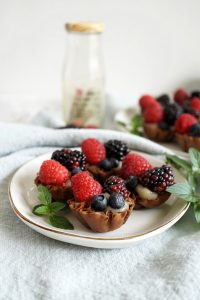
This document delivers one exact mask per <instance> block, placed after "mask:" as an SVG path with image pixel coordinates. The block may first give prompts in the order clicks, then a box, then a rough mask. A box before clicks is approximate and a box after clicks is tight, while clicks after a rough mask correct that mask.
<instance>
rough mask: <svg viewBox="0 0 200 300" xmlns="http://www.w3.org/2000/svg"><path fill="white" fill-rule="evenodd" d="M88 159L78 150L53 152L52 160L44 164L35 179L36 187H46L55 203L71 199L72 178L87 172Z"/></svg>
mask: <svg viewBox="0 0 200 300" xmlns="http://www.w3.org/2000/svg"><path fill="white" fill-rule="evenodd" d="M85 167H86V157H85V155H84V153H82V152H81V151H78V150H70V149H61V150H56V151H54V152H53V154H52V156H51V160H47V161H45V162H43V164H42V166H41V167H40V171H39V174H38V175H37V177H36V179H35V183H36V185H39V184H43V185H45V186H46V187H47V188H48V189H49V191H50V192H51V194H52V198H53V200H55V201H66V199H67V198H68V199H69V198H71V197H72V195H73V193H72V188H71V176H73V175H74V174H76V173H78V172H80V171H83V170H85Z"/></svg>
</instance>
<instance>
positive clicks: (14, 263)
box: [0, 123, 200, 300]
mask: <svg viewBox="0 0 200 300" xmlns="http://www.w3.org/2000/svg"><path fill="white" fill-rule="evenodd" d="M0 132H1V134H0V136H1V142H0V299H1V300H18V299H20V300H33V299H34V300H35V299H37V300H40V299H41V300H63V299H67V300H76V299H81V300H90V299H94V300H100V299H105V300H118V299H119V300H129V299H130V300H132V299H136V300H137V299H140V300H146V299H148V300H149V299H150V300H151V299H152V300H156V299H159V300H160V299H173V300H176V299H185V300H188V299H192V300H195V299H200V285H199V282H200V271H199V268H200V262H199V257H200V230H199V229H200V227H199V226H198V225H197V224H196V223H195V220H194V217H193V215H192V213H191V211H188V213H187V214H186V215H185V216H184V217H183V218H182V219H181V220H180V221H179V222H178V223H177V224H176V225H175V226H173V227H172V228H171V229H169V230H168V231H167V232H165V233H162V234H160V235H158V236H155V237H153V238H150V239H148V240H146V241H144V242H141V243H138V244H136V245H135V246H134V247H132V248H127V249H120V250H118V249H115V250H102V249H101V250H100V249H90V248H83V247H79V246H74V245H70V244H65V243H62V242H58V241H55V240H52V239H49V238H47V237H45V236H42V235H40V234H38V233H37V232H35V231H33V230H31V229H30V228H29V227H27V226H26V225H25V224H24V223H22V222H21V221H20V220H19V219H18V218H17V216H15V214H14V213H13V211H12V209H11V207H10V205H9V201H8V196H7V187H8V182H9V180H10V178H11V176H12V175H13V172H14V171H15V170H16V169H17V168H19V167H20V166H21V165H22V164H23V163H24V162H26V161H28V160H31V159H33V158H34V157H36V156H37V155H40V154H43V153H45V152H48V151H52V150H54V149H55V148H58V147H63V146H78V145H79V144H80V142H81V140H83V139H84V138H86V137H98V138H99V139H101V140H102V141H105V140H107V139H110V138H121V139H122V140H125V141H126V142H128V144H129V146H131V147H134V148H135V149H137V150H143V151H148V152H150V153H157V154H159V153H164V152H165V150H166V149H165V148H163V147H161V146H159V145H156V144H154V143H151V142H147V141H146V140H145V139H142V138H138V137H134V136H133V135H129V134H124V133H120V132H115V131H109V130H107V131H102V130H85V129H81V130H74V129H72V130H53V129H48V128H42V127H38V126H25V125H19V124H18V125H17V124H3V123H2V124H0Z"/></svg>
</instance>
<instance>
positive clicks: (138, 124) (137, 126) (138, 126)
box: [130, 115, 143, 136]
mask: <svg viewBox="0 0 200 300" xmlns="http://www.w3.org/2000/svg"><path fill="white" fill-rule="evenodd" d="M142 123H143V121H142V116H141V115H135V116H134V117H133V118H132V119H131V130H130V132H131V133H133V134H136V135H140V136H143V125H142Z"/></svg>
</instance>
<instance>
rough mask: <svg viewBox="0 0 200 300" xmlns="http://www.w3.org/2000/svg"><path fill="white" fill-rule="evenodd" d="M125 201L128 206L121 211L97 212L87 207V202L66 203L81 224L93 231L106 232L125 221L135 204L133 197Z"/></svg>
mask: <svg viewBox="0 0 200 300" xmlns="http://www.w3.org/2000/svg"><path fill="white" fill-rule="evenodd" d="M126 201H127V202H128V205H129V208H128V209H127V210H125V211H123V212H113V211H111V210H109V211H105V212H98V211H94V210H92V209H91V207H88V204H87V203H85V202H75V201H74V200H69V201H68V204H69V208H70V210H71V211H72V212H73V213H74V215H75V216H76V217H77V219H78V220H79V221H80V222H81V223H82V224H83V225H85V226H86V227H88V228H90V229H91V230H92V231H95V232H108V231H112V230H115V229H118V228H119V227H121V226H122V225H123V224H125V223H126V221H127V219H128V217H129V216H130V214H131V212H132V210H133V208H134V206H135V201H134V199H132V198H128V199H127V200H126Z"/></svg>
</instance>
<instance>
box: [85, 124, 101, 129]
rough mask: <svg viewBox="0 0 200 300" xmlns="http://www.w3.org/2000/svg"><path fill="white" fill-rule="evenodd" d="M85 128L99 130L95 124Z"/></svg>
mask: <svg viewBox="0 0 200 300" xmlns="http://www.w3.org/2000/svg"><path fill="white" fill-rule="evenodd" d="M85 128H91V129H97V128H98V127H97V126H96V125H93V124H88V125H86V126H85Z"/></svg>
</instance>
